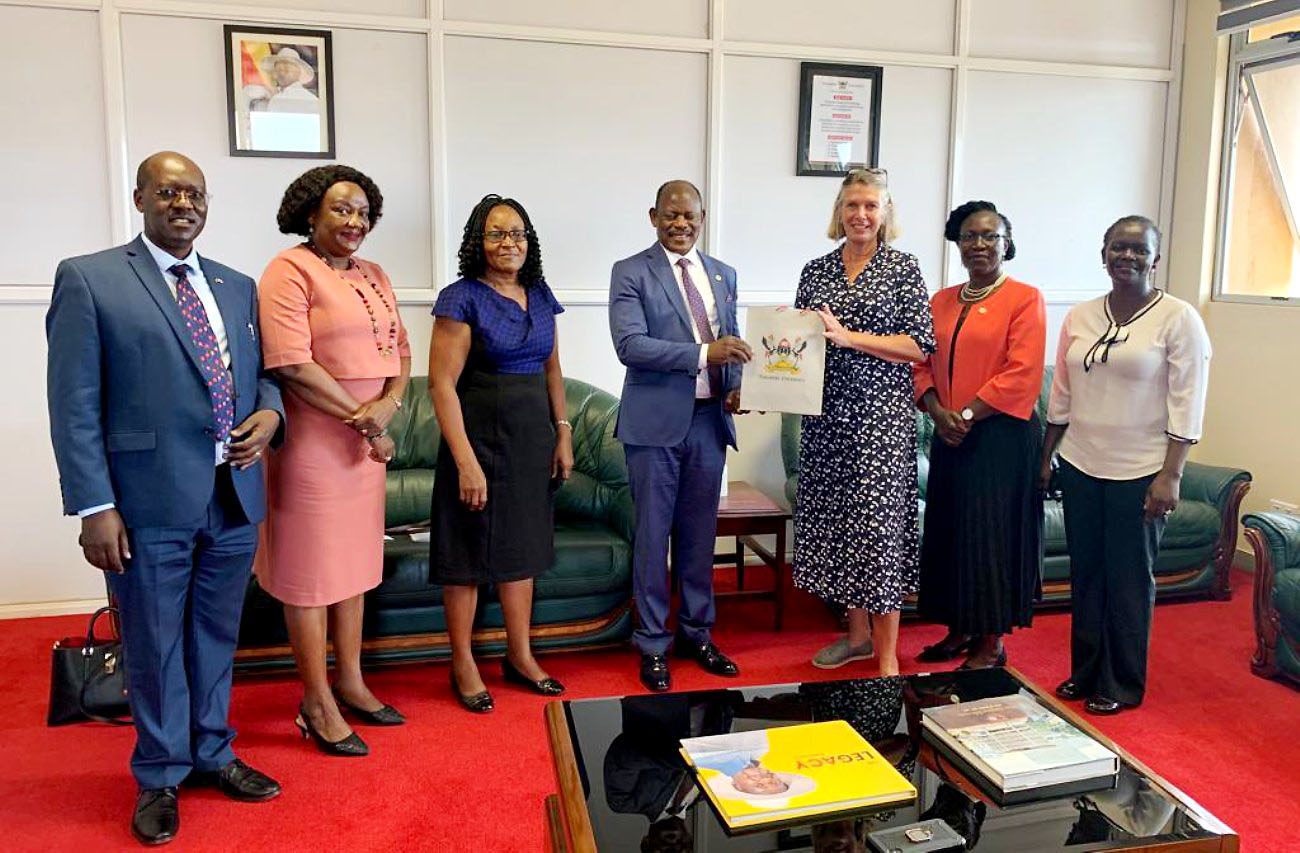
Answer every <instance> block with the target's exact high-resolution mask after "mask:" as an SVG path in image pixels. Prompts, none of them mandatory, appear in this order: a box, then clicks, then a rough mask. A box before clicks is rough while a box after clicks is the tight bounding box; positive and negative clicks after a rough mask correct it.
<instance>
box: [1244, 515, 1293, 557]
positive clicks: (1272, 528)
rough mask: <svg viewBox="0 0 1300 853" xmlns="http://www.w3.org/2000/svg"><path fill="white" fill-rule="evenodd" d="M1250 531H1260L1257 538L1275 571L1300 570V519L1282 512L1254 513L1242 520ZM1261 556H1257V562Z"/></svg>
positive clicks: (1253, 538)
mask: <svg viewBox="0 0 1300 853" xmlns="http://www.w3.org/2000/svg"><path fill="white" fill-rule="evenodd" d="M1241 523H1242V524H1244V525H1245V526H1246V528H1247V529H1248V530H1254V531H1258V534H1259V535H1258V536H1257V537H1252V541H1254V540H1255V539H1258V540H1259V542H1260V544H1261V545H1263V547H1264V549H1265V551H1266V556H1267V557H1268V559H1270V560H1271V561H1272V564H1273V569H1274V570H1275V571H1281V570H1282V569H1296V568H1300V518H1297V517H1296V516H1294V515H1284V514H1282V513H1280V512H1252V513H1248V514H1247V515H1245V516H1244V517H1243V518H1242V519H1241ZM1260 556H1261V555H1260V554H1256V555H1255V558H1256V561H1258V560H1259V558H1260Z"/></svg>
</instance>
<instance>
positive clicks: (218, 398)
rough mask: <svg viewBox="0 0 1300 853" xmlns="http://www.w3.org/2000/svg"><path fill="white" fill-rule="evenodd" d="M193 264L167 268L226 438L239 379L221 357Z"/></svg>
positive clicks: (217, 423) (216, 420) (216, 422)
mask: <svg viewBox="0 0 1300 853" xmlns="http://www.w3.org/2000/svg"><path fill="white" fill-rule="evenodd" d="M189 271H190V267H189V264H176V265H175V266H172V267H168V268H167V272H169V273H171V274H172V275H174V276H176V304H177V305H179V306H180V309H181V316H182V317H184V318H185V328H187V329H189V330H190V338H191V339H192V340H193V341H194V348H195V349H197V350H198V351H199V367H200V368H201V369H202V370H203V378H204V379H205V380H207V383H208V394H209V395H211V397H212V419H213V425H214V426H215V428H216V431H217V432H216V435H217V441H225V440H226V436H227V435H229V434H230V428H231V427H232V426H234V424H235V383H234V382H233V381H232V380H231V378H230V371H229V370H226V365H225V364H224V363H223V362H222V361H221V347H220V346H219V345H218V344H217V336H216V335H215V334H214V333H213V331H212V324H211V323H210V322H208V312H207V311H205V310H204V308H203V303H202V302H201V301H200V300H199V295H198V293H196V292H195V290H194V285H192V284H190V280H189V278H188V277H187V274H188V273H189Z"/></svg>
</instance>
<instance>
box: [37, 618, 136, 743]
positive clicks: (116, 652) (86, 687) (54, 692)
mask: <svg viewBox="0 0 1300 853" xmlns="http://www.w3.org/2000/svg"><path fill="white" fill-rule="evenodd" d="M105 613H112V614H113V616H114V617H117V616H118V615H119V614H118V611H117V608H115V607H101V608H99V609H98V610H96V611H95V614H94V615H93V616H91V617H90V625H89V626H88V627H87V628H86V636H85V637H84V638H82V637H64V638H63V639H62V640H59V641H58V642H57V643H55V644H54V652H53V654H52V656H51V658H50V713H49V716H48V717H47V718H46V723H47V724H48V725H51V726H61V725H63V724H64V723H77V722H82V721H84V720H94V721H96V722H100V723H110V724H112V725H115V726H129V725H131V720H130V718H129V716H128V715H129V713H130V710H129V708H128V706H127V702H126V666H125V662H124V660H123V658H122V642H121V641H120V640H116V639H113V640H98V639H96V638H95V623H96V622H98V621H99V617H101V616H103V615H104V614H105Z"/></svg>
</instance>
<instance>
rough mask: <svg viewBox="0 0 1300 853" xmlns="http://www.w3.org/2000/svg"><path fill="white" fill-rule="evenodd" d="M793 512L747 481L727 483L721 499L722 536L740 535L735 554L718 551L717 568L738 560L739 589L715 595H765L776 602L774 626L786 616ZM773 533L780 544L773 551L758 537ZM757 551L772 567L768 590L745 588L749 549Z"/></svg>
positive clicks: (760, 596) (750, 596)
mask: <svg viewBox="0 0 1300 853" xmlns="http://www.w3.org/2000/svg"><path fill="white" fill-rule="evenodd" d="M789 521H790V513H789V511H788V510H786V509H784V508H783V507H781V506H780V505H779V504H777V503H776V502H775V501H773V500H772V499H771V498H769V497H768V496H767V495H765V494H763V493H762V492H760V491H759V490H758V489H756V488H754V487H753V486H751V485H750V484H749V483H746V482H745V481H744V480H732V481H731V482H729V483H728V484H727V494H726V496H724V497H723V498H722V499H721V500H720V501H719V502H718V534H717V535H718V538H720V539H721V538H724V537H728V536H734V537H736V550H735V553H734V554H715V555H714V556H713V564H714V567H715V568H716V567H717V566H719V565H722V564H724V563H732V562H733V561H734V564H735V567H736V588H735V589H734V590H727V591H724V592H715V593H714V597H715V598H764V599H771V600H772V603H773V609H774V611H775V613H774V614H773V620H772V624H773V628H774V629H775V630H777V631H780V630H781V624H782V620H783V618H784V615H785V576H786V568H787V566H788V565H789V564H788V563H787V562H786V560H785V554H786V546H785V542H786V538H785V529H786V523H787V522H789ZM764 535H773V536H775V537H776V547H775V548H774V549H773V550H771V551H769V550H768V549H767V548H765V547H764V546H763V545H762V544H760V543H759V542H758V540H757V539H755V538H754V537H756V536H764ZM746 548H748V549H749V550H751V551H753V552H754V555H755V556H756V557H758V559H760V560H762V561H763V563H764V564H765V565H767V566H768V567H769V568H771V569H772V586H771V587H770V588H766V589H745V549H746Z"/></svg>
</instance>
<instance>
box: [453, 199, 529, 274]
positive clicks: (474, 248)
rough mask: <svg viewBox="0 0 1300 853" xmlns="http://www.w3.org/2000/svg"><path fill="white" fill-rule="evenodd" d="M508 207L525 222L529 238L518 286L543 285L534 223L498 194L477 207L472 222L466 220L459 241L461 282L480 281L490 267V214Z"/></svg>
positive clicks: (524, 212) (519, 207) (514, 204)
mask: <svg viewBox="0 0 1300 853" xmlns="http://www.w3.org/2000/svg"><path fill="white" fill-rule="evenodd" d="M502 206H504V207H508V208H510V209H511V210H513V211H514V212H515V213H517V214H519V218H520V219H522V220H523V221H524V233H525V234H527V235H528V254H527V255H525V256H524V265H523V266H522V267H520V269H519V283H520V284H522V285H523V286H524V287H532V286H533V285H535V284H540V283H541V282H542V279H543V276H542V244H541V243H539V242H538V240H537V232H536V231H535V230H533V221H532V220H531V219H529V218H528V211H526V210H524V206H523V205H522V204H520V203H519V202H517V201H515V200H514V199H513V198H502V197H501V196H499V195H497V194H496V193H488V194H487V195H485V196H483V198H481V199H480V200H479V203H478V204H476V205H474V209H473V210H472V211H470V214H469V219H467V220H465V231H464V234H463V236H462V237H461V241H460V251H459V252H457V253H456V257H458V258H459V259H460V276H461V278H478V277H479V276H481V275H482V274H483V272H484V271H485V270H486V269H487V267H488V262H487V253H486V252H485V251H484V250H483V229H484V227H485V226H486V225H487V218H488V214H489V213H491V212H492V208H494V207H502Z"/></svg>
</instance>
